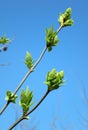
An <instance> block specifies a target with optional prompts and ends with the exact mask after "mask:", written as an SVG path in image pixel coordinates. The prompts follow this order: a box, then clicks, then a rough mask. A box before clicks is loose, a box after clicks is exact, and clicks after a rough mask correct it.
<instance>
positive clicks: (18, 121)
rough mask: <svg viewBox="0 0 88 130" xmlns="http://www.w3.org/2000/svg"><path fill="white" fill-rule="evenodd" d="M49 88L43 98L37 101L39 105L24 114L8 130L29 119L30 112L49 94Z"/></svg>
mask: <svg viewBox="0 0 88 130" xmlns="http://www.w3.org/2000/svg"><path fill="white" fill-rule="evenodd" d="M49 92H50V91H49V90H47V91H46V93H45V94H44V96H43V97H42V98H41V100H40V101H39V102H38V103H37V105H36V106H35V107H34V108H33V109H32V110H30V111H29V112H28V113H27V114H25V115H22V116H21V117H20V118H19V119H18V120H17V121H16V122H15V123H14V124H13V125H12V126H11V127H10V128H9V129H8V130H12V129H13V128H14V127H15V126H17V125H18V124H19V123H20V122H21V121H22V120H24V119H27V116H28V115H29V114H31V113H32V112H33V111H34V110H35V109H36V108H37V107H38V106H39V105H40V104H41V103H42V101H43V100H44V99H45V98H46V97H47V95H48V94H49Z"/></svg>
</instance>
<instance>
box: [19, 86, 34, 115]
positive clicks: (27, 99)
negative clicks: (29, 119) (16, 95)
mask: <svg viewBox="0 0 88 130" xmlns="http://www.w3.org/2000/svg"><path fill="white" fill-rule="evenodd" d="M32 98H33V92H31V91H30V90H29V89H28V87H27V89H26V91H24V90H22V92H21V96H20V105H21V107H22V110H23V115H25V114H26V113H27V112H28V110H29V108H30V106H31V105H32V104H33V102H32Z"/></svg>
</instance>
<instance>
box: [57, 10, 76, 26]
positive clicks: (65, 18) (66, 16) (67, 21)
mask: <svg viewBox="0 0 88 130" xmlns="http://www.w3.org/2000/svg"><path fill="white" fill-rule="evenodd" d="M71 14H72V10H71V8H68V9H66V11H65V13H63V14H60V17H59V19H58V22H59V23H60V25H61V26H62V27H65V26H72V25H73V22H74V21H73V20H72V19H71Z"/></svg>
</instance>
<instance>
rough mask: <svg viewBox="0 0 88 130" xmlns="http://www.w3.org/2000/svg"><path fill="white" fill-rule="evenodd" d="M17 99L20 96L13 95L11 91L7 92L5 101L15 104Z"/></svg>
mask: <svg viewBox="0 0 88 130" xmlns="http://www.w3.org/2000/svg"><path fill="white" fill-rule="evenodd" d="M17 97H18V96H17V95H13V93H12V92H11V91H7V92H6V97H5V99H6V100H7V101H10V102H13V103H15V100H16V98H17Z"/></svg>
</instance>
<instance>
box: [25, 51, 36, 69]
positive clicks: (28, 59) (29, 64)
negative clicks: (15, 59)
mask: <svg viewBox="0 0 88 130" xmlns="http://www.w3.org/2000/svg"><path fill="white" fill-rule="evenodd" d="M33 63H34V61H33V60H32V56H31V54H30V53H29V52H28V51H27V52H26V57H25V64H26V65H27V67H28V68H29V69H31V68H32V66H33Z"/></svg>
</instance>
